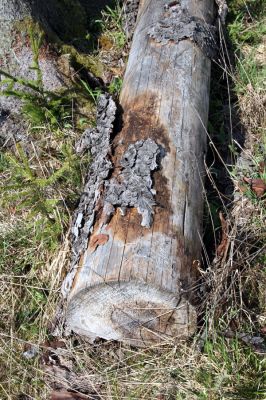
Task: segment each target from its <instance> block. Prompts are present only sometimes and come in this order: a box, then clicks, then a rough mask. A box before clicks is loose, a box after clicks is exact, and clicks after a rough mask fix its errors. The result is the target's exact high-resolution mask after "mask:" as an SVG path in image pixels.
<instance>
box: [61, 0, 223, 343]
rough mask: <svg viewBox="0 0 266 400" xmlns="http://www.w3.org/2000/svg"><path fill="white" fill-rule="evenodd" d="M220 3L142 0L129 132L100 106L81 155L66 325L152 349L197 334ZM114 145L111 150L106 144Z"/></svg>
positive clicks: (127, 106)
mask: <svg viewBox="0 0 266 400" xmlns="http://www.w3.org/2000/svg"><path fill="white" fill-rule="evenodd" d="M213 7H214V4H213V0H201V1H198V0H181V2H179V1H172V2H170V3H169V1H165V0H152V1H151V0H142V1H141V2H140V6H139V13H138V20H137V24H136V28H135V33H134V37H133V42H132V48H131V51H130V56H129V60H128V65H127V70H126V74H125V78H124V83H123V88H122V93H121V98H120V102H121V106H122V110H123V114H122V128H121V129H120V130H118V133H117V134H116V135H115V136H114V138H113V139H112V140H111V138H112V135H113V124H114V123H115V114H116V107H115V104H114V102H113V101H112V99H111V98H109V97H108V96H102V98H101V99H100V102H99V110H98V117H97V128H96V129H94V130H90V131H87V132H85V135H84V137H83V139H82V141H81V142H80V143H79V145H78V150H79V151H84V149H85V148H86V147H89V148H90V149H91V152H92V155H93V158H94V161H93V163H92V166H91V170H90V172H89V175H88V182H87V185H86V188H85V193H84V195H83V196H82V199H81V204H80V207H79V209H78V210H77V213H76V215H75V218H74V225H73V232H72V233H73V243H74V244H73V248H74V252H73V260H72V268H71V271H70V272H69V274H68V275H67V277H66V279H65V282H64V285H63V288H62V292H63V295H64V297H65V298H66V299H67V311H66V318H65V326H66V327H67V328H66V330H68V331H74V332H76V333H78V334H82V335H86V336H87V337H89V338H90V339H91V340H94V339H95V338H97V337H101V338H104V339H115V340H123V341H126V342H128V343H130V344H133V345H136V346H146V345H150V344H151V343H157V342H159V341H161V340H165V339H169V338H176V337H180V336H187V335H190V334H191V333H193V332H194V330H195V325H196V312H195V307H194V305H193V297H194V295H193V293H194V290H193V288H194V286H195V282H196V279H197V268H196V265H197V264H198V262H199V261H198V260H200V257H201V231H202V210H203V194H202V193H203V186H202V178H203V174H204V172H203V169H204V168H203V159H204V154H205V149H206V128H205V127H206V124H207V118H208V105H209V81H210V64H211V61H210V58H212V57H213V55H214V53H215V40H214V28H213V25H212V24H213ZM110 140H111V142H112V143H111V146H110Z"/></svg>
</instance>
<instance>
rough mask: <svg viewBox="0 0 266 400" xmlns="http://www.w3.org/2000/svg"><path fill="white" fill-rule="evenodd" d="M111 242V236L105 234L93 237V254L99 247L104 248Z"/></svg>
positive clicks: (91, 244)
mask: <svg viewBox="0 0 266 400" xmlns="http://www.w3.org/2000/svg"><path fill="white" fill-rule="evenodd" d="M108 240H109V235H106V234H104V233H99V235H95V236H92V237H91V240H90V252H91V253H93V252H94V251H95V250H96V249H97V247H98V246H103V245H104V244H105V243H107V242H108Z"/></svg>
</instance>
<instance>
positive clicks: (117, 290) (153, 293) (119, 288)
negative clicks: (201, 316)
mask: <svg viewBox="0 0 266 400" xmlns="http://www.w3.org/2000/svg"><path fill="white" fill-rule="evenodd" d="M66 327H67V330H68V331H73V332H75V333H77V334H79V335H83V336H86V337H88V338H89V339H90V340H91V341H92V342H93V341H94V340H95V339H96V338H103V339H106V340H122V341H123V342H126V343H128V344H131V345H133V346H137V347H146V346H150V345H152V344H156V343H160V342H165V341H167V340H174V339H176V338H185V337H187V336H190V335H191V334H193V333H194V332H195V328H196V312H195V309H194V307H193V306H192V305H190V304H189V303H188V301H187V300H185V299H183V298H182V297H181V296H179V295H174V294H172V293H170V292H166V291H163V290H161V289H158V288H156V287H153V286H150V285H147V284H145V283H140V282H135V281H130V282H120V283H119V282H111V283H108V284H103V285H97V286H94V287H91V288H86V289H83V290H81V291H80V292H79V293H77V294H76V295H74V296H73V298H72V299H71V300H70V302H69V304H68V308H67V313H66Z"/></svg>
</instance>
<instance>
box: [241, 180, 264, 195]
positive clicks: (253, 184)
mask: <svg viewBox="0 0 266 400" xmlns="http://www.w3.org/2000/svg"><path fill="white" fill-rule="evenodd" d="M243 180H244V182H246V183H248V184H249V185H250V188H251V190H252V191H253V192H254V193H255V194H256V196H257V197H258V198H260V197H262V196H263V195H264V193H265V192H266V183H265V181H264V180H263V179H260V178H255V179H252V178H246V177H244V178H243Z"/></svg>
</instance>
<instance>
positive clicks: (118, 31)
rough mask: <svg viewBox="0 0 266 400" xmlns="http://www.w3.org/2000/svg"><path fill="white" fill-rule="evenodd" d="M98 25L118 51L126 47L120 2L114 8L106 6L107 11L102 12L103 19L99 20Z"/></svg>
mask: <svg viewBox="0 0 266 400" xmlns="http://www.w3.org/2000/svg"><path fill="white" fill-rule="evenodd" d="M96 23H97V24H98V25H99V27H100V30H101V31H102V32H103V33H104V35H105V36H108V37H109V38H110V39H111V40H112V42H113V44H114V46H115V47H116V48H117V49H122V48H123V47H124V46H125V44H126V41H127V39H126V35H125V32H124V30H123V26H122V7H121V5H120V3H119V2H118V1H116V4H115V7H113V8H112V7H109V6H106V9H105V10H104V11H102V19H100V20H97V21H96Z"/></svg>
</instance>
